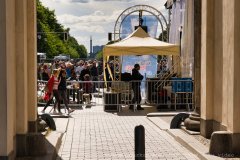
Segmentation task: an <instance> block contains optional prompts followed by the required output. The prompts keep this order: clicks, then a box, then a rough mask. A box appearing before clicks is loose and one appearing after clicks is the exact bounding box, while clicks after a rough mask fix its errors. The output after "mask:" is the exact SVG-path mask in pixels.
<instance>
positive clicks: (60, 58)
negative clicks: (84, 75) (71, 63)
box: [54, 54, 70, 61]
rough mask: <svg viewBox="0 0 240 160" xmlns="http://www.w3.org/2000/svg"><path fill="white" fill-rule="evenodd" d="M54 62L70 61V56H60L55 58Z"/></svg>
mask: <svg viewBox="0 0 240 160" xmlns="http://www.w3.org/2000/svg"><path fill="white" fill-rule="evenodd" d="M54 60H61V61H68V60H70V56H69V55H62V54H60V55H59V56H55V57H54Z"/></svg>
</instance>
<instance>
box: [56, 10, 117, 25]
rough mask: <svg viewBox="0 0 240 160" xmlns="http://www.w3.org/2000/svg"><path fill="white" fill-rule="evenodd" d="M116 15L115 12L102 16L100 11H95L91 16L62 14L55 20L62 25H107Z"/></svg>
mask: <svg viewBox="0 0 240 160" xmlns="http://www.w3.org/2000/svg"><path fill="white" fill-rule="evenodd" d="M117 14H119V12H116V11H115V12H113V14H112V15H104V13H103V12H102V11H95V12H94V13H93V14H90V15H83V16H75V15H72V14H63V15H59V16H57V19H58V20H59V22H60V23H62V24H76V23H85V24H86V23H87V24H89V23H92V24H96V23H97V24H103V23H109V22H112V21H114V20H115V18H116V15H117Z"/></svg>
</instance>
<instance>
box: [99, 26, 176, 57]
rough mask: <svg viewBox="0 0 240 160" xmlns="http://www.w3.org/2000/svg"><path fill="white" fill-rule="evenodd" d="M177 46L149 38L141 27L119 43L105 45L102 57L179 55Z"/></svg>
mask: <svg viewBox="0 0 240 160" xmlns="http://www.w3.org/2000/svg"><path fill="white" fill-rule="evenodd" d="M179 50H180V48H179V45H175V44H169V43H166V42H162V41H159V40H156V39H154V38H151V37H150V36H149V35H148V34H147V33H146V32H145V31H144V30H143V29H142V28H141V27H138V29H137V30H136V31H134V32H133V33H132V34H131V35H129V36H128V37H126V38H125V39H123V40H121V41H120V42H117V43H114V44H111V45H106V46H105V47H104V49H103V57H104V58H105V57H107V56H124V55H153V54H157V55H179Z"/></svg>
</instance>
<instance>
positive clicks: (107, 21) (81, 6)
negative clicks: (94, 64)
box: [40, 0, 167, 52]
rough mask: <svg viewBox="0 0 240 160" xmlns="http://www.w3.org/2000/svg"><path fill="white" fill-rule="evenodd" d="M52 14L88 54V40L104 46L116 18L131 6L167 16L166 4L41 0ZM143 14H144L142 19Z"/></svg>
mask: <svg viewBox="0 0 240 160" xmlns="http://www.w3.org/2000/svg"><path fill="white" fill-rule="evenodd" d="M40 1H41V2H42V4H43V5H44V6H45V7H48V8H49V9H50V10H55V14H56V17H57V20H58V22H59V23H61V24H62V25H63V26H64V27H65V28H70V34H71V35H72V36H74V37H75V38H76V39H77V41H78V42H79V44H83V45H85V47H86V49H87V50H88V52H89V51H90V36H92V39H93V46H94V45H105V44H106V43H107V42H108V32H113V30H114V25H115V22H116V20H117V18H118V16H119V15H120V14H121V13H122V12H123V11H124V10H125V9H127V8H129V7H131V6H134V5H141V4H146V5H150V6H152V7H154V8H156V9H157V10H159V11H161V12H162V13H163V14H164V15H166V13H167V12H166V10H165V8H164V4H165V2H166V0H40ZM144 13H146V12H143V15H144ZM146 14H147V13H146Z"/></svg>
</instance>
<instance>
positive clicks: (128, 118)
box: [56, 106, 199, 160]
mask: <svg viewBox="0 0 240 160" xmlns="http://www.w3.org/2000/svg"><path fill="white" fill-rule="evenodd" d="M143 107H145V106H143ZM153 111H156V110H155V108H154V107H147V108H145V110H144V111H137V112H132V111H129V110H128V108H126V107H123V110H122V112H120V113H107V112H104V111H103V106H93V107H91V108H85V107H83V108H82V109H79V110H76V111H75V112H73V114H72V115H71V117H70V118H69V119H68V120H69V122H68V126H67V131H66V133H65V134H64V135H63V138H62V143H61V147H60V149H59V152H58V155H59V157H58V160H60V159H62V160H78V159H79V160H84V159H86V160H88V159H93V160H97V159H119V160H123V159H134V158H135V157H134V128H135V126H137V125H140V124H141V125H143V126H144V127H145V147H146V159H149V160H150V159H152V160H156V159H179V160H180V159H192V160H193V159H199V157H197V155H195V154H193V153H191V152H190V151H189V150H188V149H186V148H185V147H184V146H183V145H181V144H180V143H179V142H177V141H176V140H175V139H174V138H173V137H172V136H171V135H169V133H167V132H166V131H164V130H162V129H160V128H159V127H158V126H156V125H155V124H154V123H152V122H151V121H149V120H148V119H147V118H146V115H147V113H149V112H153ZM58 119H59V118H57V121H58ZM65 119H67V118H65ZM57 121H56V123H57V128H59V127H61V126H62V125H65V124H61V123H58V122H57Z"/></svg>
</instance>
